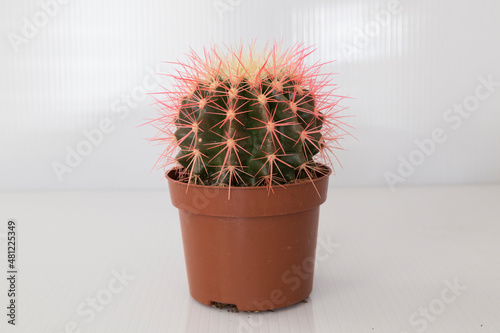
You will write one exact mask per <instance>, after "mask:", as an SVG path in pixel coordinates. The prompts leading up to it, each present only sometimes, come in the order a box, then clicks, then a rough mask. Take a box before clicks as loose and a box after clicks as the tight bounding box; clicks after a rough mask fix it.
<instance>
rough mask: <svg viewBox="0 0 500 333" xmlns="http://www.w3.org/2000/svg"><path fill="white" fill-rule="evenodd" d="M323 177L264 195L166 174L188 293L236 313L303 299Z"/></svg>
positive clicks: (324, 190)
mask: <svg viewBox="0 0 500 333" xmlns="http://www.w3.org/2000/svg"><path fill="white" fill-rule="evenodd" d="M330 173H331V170H330V169H328V172H327V174H326V175H324V176H322V177H320V178H317V179H314V180H313V181H312V182H311V181H303V182H298V183H293V184H287V185H284V186H274V187H273V190H272V192H271V193H268V189H267V188H266V187H231V188H230V189H229V188H227V187H214V186H200V185H192V184H190V185H188V184H186V183H184V182H181V181H178V180H177V178H178V177H177V176H178V169H172V170H170V171H169V172H168V173H167V174H166V177H167V179H168V184H169V190H170V196H171V200H172V203H173V205H174V206H175V207H177V208H178V209H179V216H180V222H181V231H182V239H183V246H184V256H185V260H186V269H187V276H188V281H189V290H190V293H191V296H192V297H193V298H194V299H196V300H197V301H198V302H200V303H203V304H206V305H211V304H214V303H224V304H232V305H235V306H236V307H237V308H238V310H240V311H263V310H271V309H276V308H281V307H285V306H288V305H291V304H295V303H298V302H300V301H302V300H303V299H305V298H306V297H307V296H309V294H310V293H311V291H312V286H313V273H314V264H315V254H316V240H317V234H318V218H319V206H320V205H321V204H322V203H323V202H324V201H325V200H326V194H327V189H328V177H329V175H330ZM229 191H230V193H229ZM229 194H230V199H228V197H229Z"/></svg>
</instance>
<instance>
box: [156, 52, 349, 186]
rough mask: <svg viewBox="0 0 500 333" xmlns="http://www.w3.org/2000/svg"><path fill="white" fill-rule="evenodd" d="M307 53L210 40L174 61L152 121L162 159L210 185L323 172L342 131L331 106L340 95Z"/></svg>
mask: <svg viewBox="0 0 500 333" xmlns="http://www.w3.org/2000/svg"><path fill="white" fill-rule="evenodd" d="M310 53H311V50H310V49H309V48H304V47H302V45H296V46H294V47H292V48H290V49H287V50H284V51H283V50H282V48H281V45H279V44H274V45H273V46H272V48H271V49H267V50H264V51H262V52H255V49H254V47H253V46H251V47H250V48H249V50H248V52H243V47H240V48H228V49H227V51H226V52H222V51H220V50H219V49H218V48H216V47H214V48H212V49H211V50H204V53H203V56H199V55H198V54H196V53H195V52H192V53H191V54H189V55H188V56H189V62H188V63H177V64H178V65H179V66H180V69H179V70H177V73H176V74H175V75H171V77H172V78H173V79H174V80H175V85H174V87H175V89H172V90H171V91H167V92H166V93H165V94H164V95H165V96H166V100H158V102H159V105H160V106H161V108H162V112H163V114H162V116H161V117H160V118H158V119H156V120H155V121H154V124H155V126H156V127H157V128H158V129H159V130H160V131H159V135H158V137H157V138H156V140H158V141H160V142H161V143H165V142H166V143H168V146H167V149H166V151H165V152H164V154H163V155H162V158H164V159H165V160H166V164H169V163H171V162H172V161H173V162H174V163H175V164H176V165H180V166H181V167H182V168H181V171H180V179H181V180H184V181H186V182H189V183H190V184H202V185H213V186H268V187H272V186H273V185H281V184H286V183H291V182H295V181H300V180H303V179H313V178H316V177H317V176H319V175H322V174H325V172H328V171H325V169H324V168H323V167H322V165H323V163H324V164H326V165H331V162H330V160H329V157H328V155H329V154H328V153H330V152H332V149H334V148H338V147H337V143H338V141H339V140H340V139H341V138H342V136H343V135H344V133H345V132H344V131H343V129H342V124H343V123H342V122H341V121H340V118H341V117H339V116H338V111H339V110H336V107H337V104H338V102H339V101H340V100H341V99H342V98H343V97H339V96H336V95H334V94H333V93H332V92H333V90H334V88H331V87H333V86H335V85H333V84H331V83H330V81H331V78H330V76H329V75H324V74H320V73H319V69H320V67H321V64H316V65H313V66H306V64H305V60H304V59H305V58H306V57H307V56H308V55H309V54H310ZM325 90H326V91H325ZM319 161H322V163H319Z"/></svg>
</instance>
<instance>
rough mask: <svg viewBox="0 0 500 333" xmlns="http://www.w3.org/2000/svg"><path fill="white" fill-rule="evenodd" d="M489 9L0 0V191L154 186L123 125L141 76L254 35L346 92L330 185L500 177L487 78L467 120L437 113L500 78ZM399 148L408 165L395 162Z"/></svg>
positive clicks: (148, 158)
mask: <svg viewBox="0 0 500 333" xmlns="http://www.w3.org/2000/svg"><path fill="white" fill-rule="evenodd" d="M44 4H46V5H44ZM43 8H45V11H44V9H43ZM391 10H392V11H391ZM499 17H500V2H498V1H493V0H490V1H487V0H479V1H465V0H459V1H451V0H446V1H444V0H443V1H430V0H412V1H407V0H401V1H352V0H351V1H347V0H343V1H326V0H323V1H295V0H293V1H292V0H288V1H261V0H258V1H256V0H252V1H250V0H211V1H194V0H183V1H159V0H144V1H130V0H121V1H98V0H87V1H77V0H66V1H65V3H64V1H62V0H61V2H57V1H56V0H41V1H4V0H2V1H1V3H0V37H1V39H0V48H1V51H0V52H1V53H0V71H1V74H0V78H1V81H0V82H1V83H0V101H1V113H0V189H7V190H8V189H83V188H87V189H90V188H92V189H124V188H127V189H154V188H164V187H165V183H164V182H163V181H162V180H161V178H162V172H161V171H159V170H157V171H154V172H152V173H151V174H150V173H149V172H150V169H151V168H152V166H153V164H154V162H155V161H156V158H157V156H158V154H159V152H160V151H161V148H160V147H154V146H150V145H149V144H148V142H147V141H146V140H145V138H148V137H151V136H152V135H153V131H152V129H151V128H147V127H139V128H138V127H137V126H138V125H139V124H141V123H143V122H144V121H145V120H146V119H148V118H152V117H154V116H155V112H154V110H153V108H152V107H151V105H150V104H151V102H152V99H151V98H150V97H149V96H145V95H144V91H147V92H155V91H158V90H159V88H158V86H156V87H155V86H154V85H153V84H154V83H155V82H156V81H155V80H156V79H160V77H159V76H156V75H154V73H155V72H167V71H169V70H171V69H172V68H171V67H170V66H169V65H166V64H162V61H173V60H176V59H179V60H182V59H183V57H184V53H185V52H186V51H188V48H189V47H192V48H194V49H195V50H201V48H202V47H203V46H204V45H208V44H209V43H211V42H215V43H221V42H226V43H233V42H235V41H237V42H238V41H242V42H244V43H246V42H248V41H250V40H252V39H253V38H256V37H257V38H258V41H259V42H265V41H267V40H269V39H283V41H284V43H285V45H291V44H293V43H295V42H305V44H306V45H314V46H315V47H317V49H318V51H317V52H316V53H315V54H314V55H313V56H312V57H311V59H310V61H311V62H313V61H316V60H318V59H320V60H322V61H331V60H337V61H336V62H334V63H332V64H330V65H327V66H325V67H324V70H325V71H329V72H335V73H339V74H338V75H337V76H336V81H337V82H338V83H339V84H340V86H341V88H340V90H339V93H340V94H344V95H349V96H352V97H353V98H354V99H352V100H348V101H345V105H346V106H349V108H350V110H349V112H348V113H349V114H353V115H355V118H352V119H351V122H350V123H351V124H352V125H353V126H354V127H355V128H356V130H355V131H353V132H352V133H353V134H354V135H355V136H356V138H357V140H355V139H349V140H347V141H346V142H345V147H346V148H347V150H348V151H346V152H343V153H341V154H339V157H340V160H341V162H342V164H343V168H340V167H339V166H337V176H336V178H335V179H334V184H336V185H339V186H340V185H342V186H349V185H381V186H388V182H387V180H386V176H387V172H391V173H393V175H397V176H399V177H401V178H399V182H398V183H397V184H396V186H404V185H408V184H411V185H420V184H463V183H486V182H499V181H500V131H499V130H498V128H499V125H500V112H499V111H500V110H499V106H500V85H497V86H495V87H493V88H492V91H491V92H490V93H489V94H488V96H487V97H486V98H484V100H478V99H477V98H476V101H479V103H478V105H477V106H475V107H474V110H473V111H471V112H470V113H469V112H468V114H466V115H465V116H466V118H464V117H463V116H458V114H452V113H449V114H447V112H448V111H447V110H448V109H450V108H452V107H453V106H454V105H455V104H457V105H459V104H462V103H464V102H471V103H472V102H474V98H475V97H473V96H474V95H475V93H476V87H477V86H478V84H480V81H479V80H480V77H483V78H485V79H487V78H488V77H489V76H491V77H492V80H493V81H495V82H500V62H499V61H498V60H499V59H500V45H499V43H498V36H499V35H500V20H499ZM144 85H145V86H146V88H145V89H144V88H143V86H144ZM479 89H480V92H483V93H485V92H488V90H485V89H486V88H485V87H482V88H479ZM446 115H448V118H446V119H445V118H443V117H446ZM451 117H454V118H451ZM105 118H109V119H111V121H112V131H111V132H110V133H108V134H106V135H104V138H103V140H102V142H100V143H98V144H97V145H95V146H92V151H91V152H90V153H89V154H88V156H84V157H83V158H82V160H81V161H76V162H75V161H73V162H74V164H73V165H72V166H69V168H68V169H66V171H68V172H66V173H64V174H62V175H60V177H58V176H57V174H56V172H54V167H53V166H54V163H61V164H67V163H66V158H67V155H68V149H77V148H78V145H79V144H82V142H83V141H85V140H86V137H85V135H84V134H83V133H84V131H85V130H86V131H92V130H94V129H96V128H99V123H100V122H101V121H102V119H105ZM459 122H460V123H459ZM454 127H455V128H454ZM436 128H441V129H442V130H443V133H444V134H443V135H444V136H446V141H445V142H443V143H440V144H437V145H436V149H435V150H434V151H433V152H432V153H430V154H429V156H425V159H423V160H418V157H419V156H420V157H421V156H422V154H421V153H418V152H417V153H415V151H416V149H417V146H416V144H415V140H425V139H426V138H429V137H431V133H432V131H433V130H434V129H436ZM412 154H413V155H412ZM419 154H420V155H419ZM411 156H413V158H414V160H415V158H416V160H415V161H417V162H418V164H419V165H418V166H417V167H416V168H415V170H410V171H408V170H406V171H407V172H405V170H402V171H401V173H400V174H398V167H399V166H400V164H401V160H402V159H406V160H408V159H409V158H410V157H411ZM420 162H421V164H420ZM69 169H71V172H69ZM402 180H404V182H403V181H402Z"/></svg>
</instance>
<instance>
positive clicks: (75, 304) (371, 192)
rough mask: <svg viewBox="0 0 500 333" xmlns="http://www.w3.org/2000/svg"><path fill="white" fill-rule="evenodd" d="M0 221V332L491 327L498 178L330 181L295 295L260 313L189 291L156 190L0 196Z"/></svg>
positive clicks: (174, 222)
mask: <svg viewBox="0 0 500 333" xmlns="http://www.w3.org/2000/svg"><path fill="white" fill-rule="evenodd" d="M165 188H166V185H165ZM0 218H1V220H0V222H1V223H0V237H2V236H3V237H5V234H6V224H7V220H8V218H15V219H16V220H17V223H18V235H17V236H18V245H19V251H18V266H19V274H18V286H17V288H18V293H19V294H18V300H17V302H18V309H17V311H18V313H17V325H16V327H11V325H7V323H6V321H7V316H6V311H7V310H6V304H7V282H6V279H1V282H0V304H1V305H2V306H1V308H2V309H3V310H0V311H1V312H2V313H1V315H0V318H2V319H0V320H1V323H0V332H29V333H32V332H33V333H35V332H36V333H39V332H42V333H44V332H53V333H61V332H119V333H123V332H141V333H142V332H169V333H170V332H173V333H174V332H175V333H177V332H213V333H221V332H238V327H239V328H240V332H261V333H264V332H266V333H268V332H270V333H275V332H280V333H284V332H300V333H305V332H320V333H323V332H325V333H328V332H383V333H392V332H395V333H402V332H408V333H410V332H453V333H461V332H464V333H472V332H481V333H482V332H484V333H486V332H495V333H497V332H500V185H490V186H463V187H421V188H398V189H397V190H396V191H395V192H391V191H390V190H389V189H387V188H352V189H342V188H340V189H338V188H332V189H331V190H330V193H329V197H328V199H327V202H326V203H325V204H324V205H323V206H322V209H321V217H320V231H319V240H320V244H327V243H330V244H331V246H330V252H331V253H328V252H327V251H326V250H327V249H325V248H324V247H323V248H321V245H320V248H319V249H318V251H321V252H318V253H321V260H318V261H317V263H316V273H315V285H314V290H313V293H312V294H311V296H310V298H309V299H308V303H301V304H298V305H296V306H292V307H289V308H285V309H282V310H278V311H275V312H265V313H242V312H240V313H229V312H227V311H226V310H219V309H216V308H212V307H208V306H204V305H201V304H199V303H197V302H196V301H194V300H193V299H192V298H191V297H190V296H189V293H188V286H187V281H186V273H185V269H184V258H183V252H182V244H181V236H180V228H179V222H178V218H177V211H176V209H175V208H173V207H172V206H171V204H170V199H169V195H168V192H167V190H165V191H149V192H144V191H143V192H141V191H126V192H91V191H81V192H2V193H0ZM2 234H3V235H2ZM0 243H1V244H0V249H1V250H0V255H1V259H0V263H1V270H2V271H3V272H4V273H2V274H6V273H5V272H6V270H7V268H6V240H5V238H0ZM123 273H125V275H127V276H128V280H125V281H124V282H119V281H120V280H117V279H116V278H115V275H116V274H123ZM454 283H456V284H458V285H459V286H460V288H459V289H458V290H456V288H455V289H454V290H450V289H449V287H448V285H449V284H454ZM110 290H111V291H113V292H111V291H110ZM109 297H111V298H109ZM92 299H97V301H96V302H97V303H96V307H95V310H94V309H93V308H92V307H91V306H90V303H89V302H92ZM100 302H103V303H104V304H100ZM425 311H427V315H424V314H422V313H425ZM426 318H427V319H426ZM410 320H412V322H413V325H412V324H411V323H410ZM72 326H73V328H72Z"/></svg>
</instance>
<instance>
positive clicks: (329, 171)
mask: <svg viewBox="0 0 500 333" xmlns="http://www.w3.org/2000/svg"><path fill="white" fill-rule="evenodd" d="M319 165H320V166H321V167H322V168H324V169H325V171H326V172H325V173H323V174H321V176H320V177H318V178H314V179H309V178H307V179H306V178H304V179H303V181H302V180H301V181H298V182H294V183H285V184H279V185H273V189H274V190H275V189H278V188H288V187H295V186H303V185H304V184H309V183H316V182H319V181H321V180H322V179H324V178H326V177H329V176H331V174H332V172H333V171H332V168H330V167H329V166H327V165H325V164H321V163H319ZM180 169H182V167H181V166H175V167H173V168H171V169H169V170H167V171H166V172H165V178H167V179H168V181H169V182H175V183H177V184H182V185H185V186H186V187H188V188H190V187H194V188H198V189H210V190H212V189H217V190H221V191H224V190H225V191H229V190H231V191H235V190H238V191H240V190H243V191H250V190H260V191H262V189H267V187H266V186H231V187H230V186H214V185H198V184H188V183H186V182H183V181H180V180H178V179H176V178H175V177H173V176H172V175H171V173H173V172H176V171H177V170H180ZM269 192H273V191H272V190H271V191H269Z"/></svg>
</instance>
